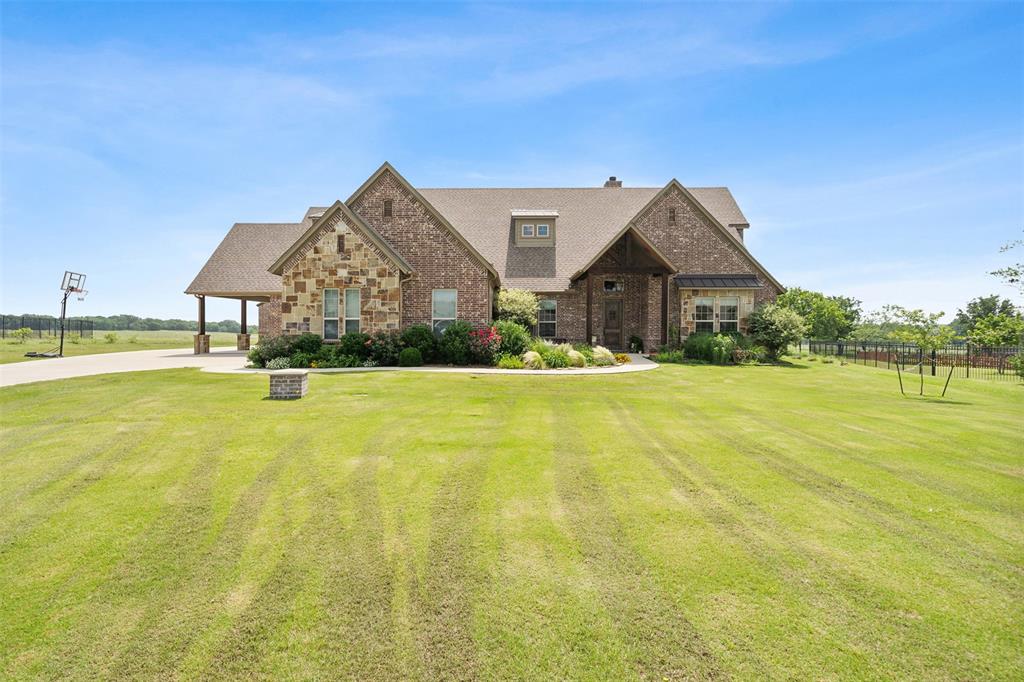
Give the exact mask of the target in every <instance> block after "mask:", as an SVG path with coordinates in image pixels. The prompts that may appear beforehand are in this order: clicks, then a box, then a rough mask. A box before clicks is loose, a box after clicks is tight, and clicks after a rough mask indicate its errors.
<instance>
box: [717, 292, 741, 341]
mask: <svg viewBox="0 0 1024 682" xmlns="http://www.w3.org/2000/svg"><path fill="white" fill-rule="evenodd" d="M739 330H740V299H738V298H737V297H735V296H723V297H722V298H720V299H718V331H720V332H721V333H723V334H728V333H730V332H738V331H739Z"/></svg>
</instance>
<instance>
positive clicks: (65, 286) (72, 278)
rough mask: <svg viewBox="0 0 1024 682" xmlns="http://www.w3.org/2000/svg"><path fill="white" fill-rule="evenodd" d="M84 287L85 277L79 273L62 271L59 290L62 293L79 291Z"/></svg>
mask: <svg viewBox="0 0 1024 682" xmlns="http://www.w3.org/2000/svg"><path fill="white" fill-rule="evenodd" d="M84 287H85V275H83V274H81V273H79V272H71V271H70V270H65V271H64V281H63V282H61V285H60V288H61V289H62V290H64V291H68V290H71V291H81V290H82V289H83V288H84Z"/></svg>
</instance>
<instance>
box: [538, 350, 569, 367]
mask: <svg viewBox="0 0 1024 682" xmlns="http://www.w3.org/2000/svg"><path fill="white" fill-rule="evenodd" d="M544 364H545V365H547V366H548V367H550V368H551V369H562V368H563V367H568V366H569V354H568V353H566V352H565V351H564V350H562V349H561V348H552V349H551V350H550V351H548V354H547V355H545V356H544Z"/></svg>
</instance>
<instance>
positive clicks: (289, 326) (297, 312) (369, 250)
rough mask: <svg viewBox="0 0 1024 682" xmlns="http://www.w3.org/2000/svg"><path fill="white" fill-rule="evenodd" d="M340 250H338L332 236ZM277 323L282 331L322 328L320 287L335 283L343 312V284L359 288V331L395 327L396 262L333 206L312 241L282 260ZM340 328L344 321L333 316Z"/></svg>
mask: <svg viewBox="0 0 1024 682" xmlns="http://www.w3.org/2000/svg"><path fill="white" fill-rule="evenodd" d="M339 236H340V237H343V238H344V247H345V248H344V251H342V252H339V251H338V237H339ZM281 284H282V289H283V296H284V297H283V300H282V301H281V323H282V325H283V329H284V332H285V333H286V334H299V333H302V332H313V333H314V334H323V290H324V289H339V290H340V291H339V296H338V298H339V302H338V306H339V315H341V316H342V317H343V316H344V305H345V294H344V290H345V289H352V288H358V289H359V290H360V291H361V296H360V303H361V306H360V307H361V310H360V331H362V332H366V333H372V332H376V331H386V330H392V329H398V328H399V325H400V324H401V298H402V286H401V278H400V275H399V270H398V267H397V266H396V265H395V264H394V263H392V262H391V261H390V259H389V258H388V257H387V256H386V255H385V254H384V253H383V252H382V251H381V250H380V249H378V248H377V246H376V245H375V244H373V242H372V241H370V240H369V239H368V238H367V237H366V236H365V235H363V233H362V232H361V231H360V230H359V228H358V227H355V226H351V225H348V224H347V223H346V222H345V220H343V215H342V214H341V212H338V213H337V214H335V216H333V218H332V219H331V220H330V221H329V222H328V223H327V224H325V225H324V226H323V227H322V229H321V231H320V235H319V237H318V238H317V239H315V240H314V241H313V242H312V247H311V248H309V250H308V251H306V252H305V253H302V254H296V256H294V257H293V258H292V259H291V261H289V262H288V263H286V265H285V270H284V273H283V274H282V276H281ZM339 329H340V332H339V333H342V334H343V333H344V321H343V320H342V321H341V322H339Z"/></svg>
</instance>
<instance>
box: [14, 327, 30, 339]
mask: <svg viewBox="0 0 1024 682" xmlns="http://www.w3.org/2000/svg"><path fill="white" fill-rule="evenodd" d="M11 336H13V337H14V338H15V339H17V341H18V343H25V342H26V341H28V339H29V337H30V336H32V329H30V328H29V327H21V328H20V329H15V330H14V331H13V332H11Z"/></svg>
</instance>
